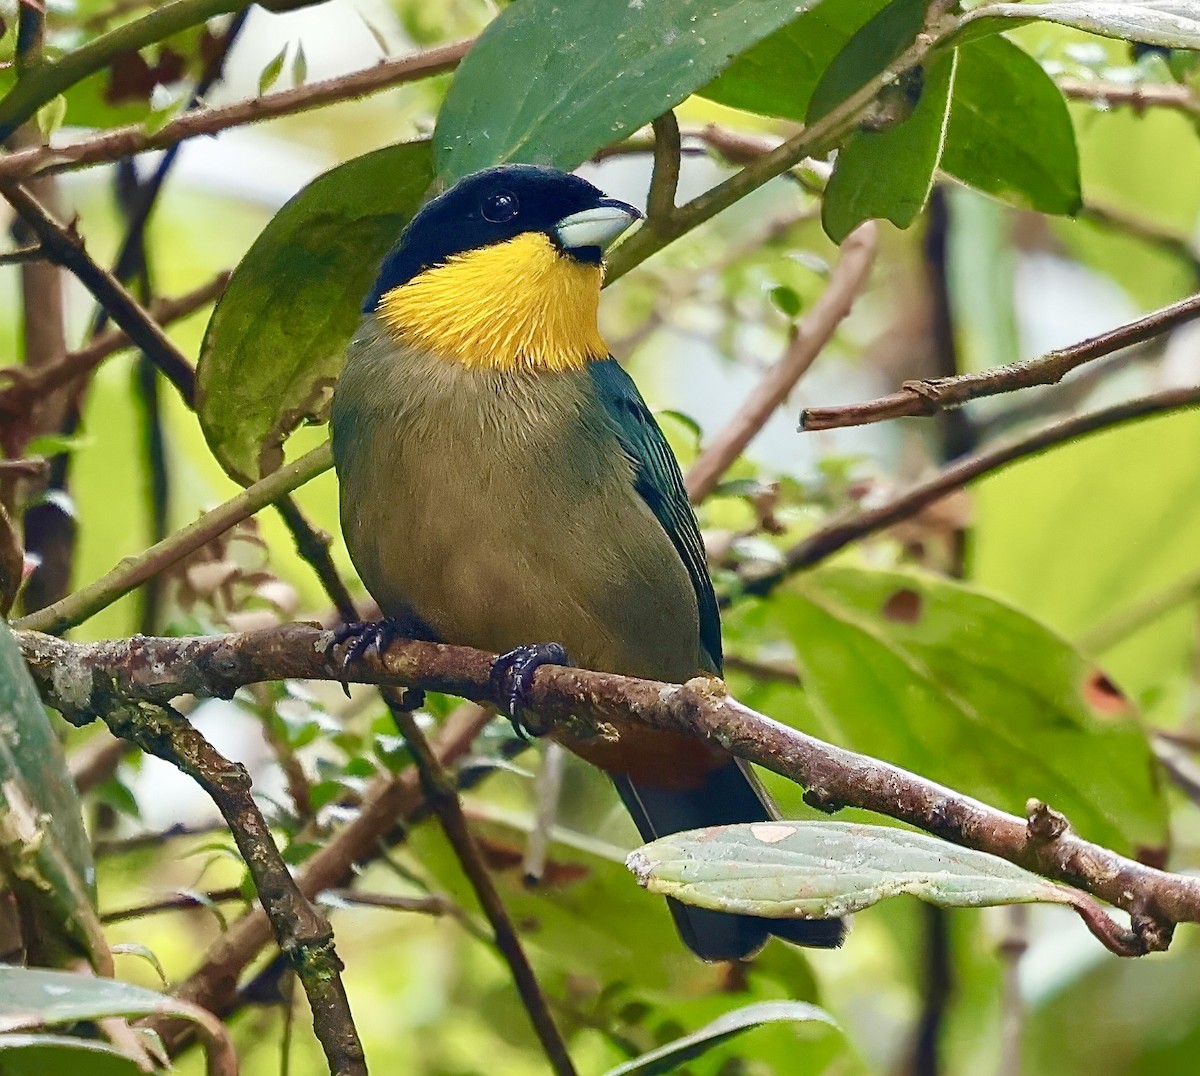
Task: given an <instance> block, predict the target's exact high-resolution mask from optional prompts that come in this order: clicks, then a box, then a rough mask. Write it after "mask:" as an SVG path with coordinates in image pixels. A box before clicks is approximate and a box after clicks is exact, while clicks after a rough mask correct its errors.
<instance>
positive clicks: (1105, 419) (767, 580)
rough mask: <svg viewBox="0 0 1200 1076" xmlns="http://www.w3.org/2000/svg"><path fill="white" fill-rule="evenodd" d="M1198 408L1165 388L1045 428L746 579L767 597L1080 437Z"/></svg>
mask: <svg viewBox="0 0 1200 1076" xmlns="http://www.w3.org/2000/svg"><path fill="white" fill-rule="evenodd" d="M1198 404H1200V386H1196V387H1189V388H1182V389H1165V390H1163V391H1162V392H1156V393H1152V394H1151V395H1149V396H1142V397H1139V398H1138V399H1136V400H1127V401H1126V402H1124V403H1119V404H1114V405H1113V406H1112V407H1103V408H1100V409H1099V410H1097V411H1090V412H1088V413H1086V414H1083V415H1076V416H1074V417H1072V418H1068V419H1064V420H1063V421H1061V422H1056V423H1053V424H1052V425H1049V426H1044V427H1042V428H1041V429H1039V430H1035V431H1034V432H1033V433H1030V434H1023V435H1021V436H1017V437H1012V438H1008V439H1006V440H1004V441H1001V442H999V443H997V444H994V445H990V446H988V447H987V448H985V449H982V450H981V451H979V452H976V453H973V454H972V455H970V456H963V457H962V458H961V459H958V460H955V461H954V463H952V464H950V465H949V466H947V467H943V468H942V469H941V470H939V471H937V472H936V473H935V474H934V475H932V476H931V477H930V478H927V479H925V480H924V481H923V482H918V483H917V484H916V485H914V486H911V487H909V488H908V489H907V490H904V491H903V492H902V493H900V494H898V495H896V496H895V497H893V498H892V499H891V500H889V501H886V502H885V503H883V504H881V505H877V506H876V507H875V508H870V509H867V510H866V511H862V512H858V513H856V514H855V515H852V516H849V517H848V518H846V519H840V520H834V522H832V523H829V524H826V525H825V526H824V527H822V528H821V529H820V530H818V531H814V532H813V533H812V534H810V535H809V536H808V537H807V538H805V539H804V540H803V541H801V542H799V543H798V544H797V545H794V546H793V547H792V548H791V549H789V550H788V551H787V553H786V554H784V563H783V564H782V565H781V566H779V567H778V568H775V569H772V570H771V571H768V572H764V573H758V574H755V575H749V576H745V577H743V583H744V589H745V590H746V591H747V592H748V593H751V594H760V595H761V594H766V593H767V592H769V591H770V590H771V589H772V588H773V587H775V586H776V585H777V584H779V583H780V582H782V581H783V580H784V579H786V578H787V577H788V576H789V575H791V574H792V573H793V572H797V571H801V570H802V569H804V568H810V567H812V566H813V565H814V564H817V563H819V562H820V561H822V560H824V559H825V558H826V557H829V556H832V555H833V554H834V553H836V552H837V551H838V550H839V549H844V548H845V547H846V546H848V545H850V543H852V542H857V541H858V540H859V539H861V538H865V537H866V536H867V535H869V534H875V533H877V532H878V531H881V530H883V529H884V528H885V527H890V526H891V525H892V524H893V523H898V522H900V520H902V519H907V518H908V517H909V516H911V515H913V514H914V513H915V512H918V511H920V510H921V509H922V508H924V507H925V506H926V505H929V504H932V503H933V502H934V501H937V500H940V499H941V498H942V497H944V496H945V495H946V494H947V493H950V492H952V491H954V490H956V489H959V488H961V487H962V486H965V485H967V484H968V483H970V482H973V481H975V479H977V478H981V477H982V476H983V475H986V474H992V473H993V472H995V471H999V470H1001V469H1003V468H1004V467H1007V466H1009V464H1012V463H1016V462H1017V461H1018V460H1023V459H1027V458H1029V457H1030V456H1037V455H1040V454H1041V453H1042V452H1045V451H1047V450H1048V449H1051V448H1054V447H1055V446H1057V445H1061V444H1063V443H1064V442H1067V441H1072V440H1074V439H1075V438H1076V437H1085V436H1087V435H1088V434H1092V433H1098V432H1100V431H1101V430H1106V429H1110V428H1111V427H1113V426H1118V425H1121V424H1122V423H1125V422H1137V421H1139V420H1141V419H1145V418H1150V417H1152V416H1154V415H1161V414H1166V413H1168V412H1170V411H1177V410H1180V409H1182V408H1189V407H1195V406H1197V405H1198Z"/></svg>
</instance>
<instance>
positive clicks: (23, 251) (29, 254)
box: [0, 243, 47, 265]
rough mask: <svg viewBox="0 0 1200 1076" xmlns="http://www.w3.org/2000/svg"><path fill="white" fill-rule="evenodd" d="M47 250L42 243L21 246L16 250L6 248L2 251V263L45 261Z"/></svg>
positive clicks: (0, 255)
mask: <svg viewBox="0 0 1200 1076" xmlns="http://www.w3.org/2000/svg"><path fill="white" fill-rule="evenodd" d="M46 256H47V255H46V252H45V251H44V250H43V249H42V244H41V243H35V244H34V245H33V246H29V247H19V248H18V249H16V250H6V251H4V252H3V253H0V265H23V264H24V263H25V262H37V261H44V260H45V259H46Z"/></svg>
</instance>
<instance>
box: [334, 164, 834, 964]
mask: <svg viewBox="0 0 1200 1076" xmlns="http://www.w3.org/2000/svg"><path fill="white" fill-rule="evenodd" d="M640 216H641V214H640V213H639V212H638V211H637V210H636V209H634V208H633V207H632V206H629V205H626V204H624V203H623V202H619V201H617V200H615V199H613V198H607V197H605V196H604V194H603V193H602V192H601V191H599V190H597V189H596V188H595V187H594V186H592V185H591V184H590V183H588V182H586V181H585V180H583V179H580V178H578V177H576V176H571V175H567V174H565V173H562V172H558V171H554V170H553V169H549V168H540V167H534V166H531V165H507V166H504V167H501V168H493V169H489V170H487V171H484V172H478V173H476V174H475V175H472V176H469V177H467V178H466V179H464V180H462V181H461V182H459V183H458V184H457V185H455V186H454V187H452V188H451V189H450V190H448V191H446V192H445V193H444V194H441V195H439V196H438V197H436V198H434V199H433V200H432V201H430V202H429V203H428V204H427V205H425V207H424V208H422V209H421V210H420V212H418V213H417V214H416V216H414V217H413V219H412V221H411V223H410V224H409V225H408V227H407V228H406V229H405V230H404V232H403V234H402V235H401V236H400V240H399V242H398V243H397V244H396V245H395V246H394V247H393V248H392V250H391V251H390V253H389V254H388V255H387V257H386V259H385V260H384V262H383V265H382V267H381V269H380V272H379V277H378V280H377V281H376V283H375V286H374V288H373V289H372V291H371V293H370V295H369V296H367V299H366V303H365V306H364V308H363V318H362V322H361V324H360V326H359V329H358V332H357V333H356V335H355V337H354V340H353V342H352V343H351V345H350V347H349V351H348V354H347V358H346V365H345V368H344V370H343V372H342V374H341V377H340V378H339V380H338V383H337V388H336V390H335V393H334V400H333V415H332V424H333V452H334V460H335V461H336V467H337V472H338V476H339V479H340V483H341V515H342V527H343V530H344V532H345V537H346V543H347V545H348V547H349V549H350V555H351V557H352V558H353V560H354V564H355V566H356V567H357V569H358V572H359V575H360V576H361V578H362V580H363V583H364V584H365V585H366V587H367V589H368V590H369V591H370V592H371V594H372V595H373V596H374V598H375V599H376V601H378V603H379V606H380V608H381V609H382V610H383V611H384V614H385V615H386V616H387V617H388V618H389V622H390V628H391V630H392V631H393V632H394V633H395V634H397V635H410V636H411V635H415V636H417V637H422V638H426V639H430V640H439V641H442V642H448V643H456V644H460V645H464V646H473V647H478V648H481V649H484V650H491V651H497V652H500V653H501V654H503V655H504V657H502V658H501V659H500V661H499V662H498V667H499V669H500V671H502V672H505V673H507V674H508V675H509V676H511V680H510V681H506V682H510V683H512V684H513V685H514V686H513V700H512V702H513V708H514V714H513V716H515V710H516V708H518V707H519V706H520V704H521V691H522V686H523V685H524V686H525V687H527V686H528V683H529V679H530V677H531V676H532V672H533V670H534V669H535V668H536V667H537V666H538V665H539V664H542V663H545V662H547V661H553V662H556V663H560V664H563V663H566V660H567V658H566V654H569V655H570V658H571V659H573V660H574V661H575V662H576V663H577V664H578V665H579V666H581V667H583V668H589V669H598V670H602V671H607V672H614V673H622V674H625V675H628V676H639V677H646V678H652V679H657V680H666V681H671V682H682V681H686V680H688V679H691V678H692V677H694V676H696V675H697V674H699V673H702V672H703V673H709V674H713V675H720V673H721V624H720V619H719V616H718V612H717V602H716V598H715V596H714V594H713V587H712V582H711V580H710V578H709V575H708V569H707V566H706V564H705V558H704V546H703V543H702V541H701V538H700V532H699V529H698V528H697V525H696V519H695V516H694V515H693V514H692V509H691V506H690V505H689V503H688V499H687V495H686V493H685V492H684V487H683V481H682V478H681V476H680V473H679V465H678V464H677V463H676V461H675V457H674V456H673V455H672V453H671V450H670V448H669V447H668V445H667V442H666V440H665V439H664V437H663V434H662V431H661V430H660V429H659V427H658V424H657V423H656V422H655V420H654V417H653V416H652V415H651V413H650V411H649V409H648V408H647V406H646V404H645V402H644V401H643V399H642V397H641V394H640V393H639V392H638V390H637V387H636V386H635V385H634V383H633V381H632V380H631V379H630V378H629V376H628V375H627V374H626V373H625V372H624V371H623V370H622V369H621V367H620V366H618V365H617V363H616V362H615V361H614V360H613V359H612V358H610V357H609V354H608V347H607V345H606V344H605V343H604V340H603V339H602V338H601V336H600V332H599V329H598V327H597V323H596V315H597V309H598V307H599V302H600V286H601V282H602V278H603V263H602V256H603V254H604V251H605V249H606V248H607V247H608V246H609V244H611V243H612V241H613V240H614V239H616V238H617V237H618V236H619V235H620V234H621V233H622V232H624V231H625V230H626V229H627V228H628V227H629V226H630V225H631V224H632V223H633V222H634V221H635V220H636V219H637V218H639V217H640ZM389 622H385V627H388V626H389ZM360 641H361V637H360ZM551 644H553V645H551ZM564 647H565V653H564V651H563V648H564ZM564 742H565V744H566V746H567V747H568V748H570V749H572V750H574V751H575V752H576V753H577V754H579V755H581V756H583V757H584V758H586V759H587V760H588V761H590V762H592V763H594V764H596V765H598V766H600V767H602V768H603V769H605V770H606V771H607V772H608V773H609V774H610V775H611V777H612V779H613V781H614V782H615V784H616V786H617V790H618V791H619V793H620V795H621V798H622V800H624V802H625V806H626V807H627V808H628V809H629V812H630V813H631V814H632V815H633V819H634V821H635V822H636V824H637V828H638V830H639V832H640V833H641V835H642V837H643V838H644V839H645V840H647V841H650V840H653V839H654V838H656V837H661V836H663V835H665V834H669V833H675V832H679V831H680V830H685V829H694V828H697V827H701V826H711V825H722V824H726V823H735V822H756V821H762V820H765V819H768V818H770V817H773V814H774V807H773V805H772V804H771V803H770V801H769V800H768V799H767V798H766V796H765V794H764V793H763V791H762V789H761V788H760V786H759V784H758V782H757V780H756V779H755V778H754V777H753V775H752V774H751V772H750V770H749V769H748V767H746V766H744V765H743V764H742V763H740V762H738V761H737V760H735V759H733V758H731V757H730V756H729V755H727V754H725V753H724V752H722V751H719V750H717V749H715V748H713V747H711V746H709V745H707V744H705V743H703V742H701V741H700V740H698V739H695V738H691V737H687V736H682V735H676V734H669V733H664V732H656V731H651V730H648V729H646V728H644V727H636V726H633V725H632V724H631V725H629V726H627V727H624V728H622V729H620V736H619V741H618V742H607V741H606V742H596V741H590V742H573V741H572V740H570V739H565V740H564ZM671 910H672V912H673V914H674V917H675V922H676V924H677V926H678V928H679V931H680V934H681V935H682V937H683V940H684V941H685V942H686V943H687V945H688V946H689V947H690V948H691V949H692V951H693V952H695V953H696V954H697V955H698V956H700V957H702V958H704V959H706V960H731V959H737V958H740V957H745V956H747V955H749V954H751V953H753V952H754V951H756V950H757V949H758V948H759V947H761V946H762V944H763V943H764V942H765V941H766V939H767V936H768V935H769V934H777V935H779V936H781V937H784V938H786V939H788V940H789V941H792V942H795V943H798V944H801V945H810V946H821V947H832V946H836V945H838V944H840V942H841V940H842V934H843V927H842V923H841V921H840V920H819V921H817V920H814V921H803V920H783V919H780V920H768V919H757V918H752V917H748V916H738V915H727V914H723V913H717V912H712V911H705V910H702V909H698V908H691V907H686V906H684V905H681V904H677V903H675V902H672V908H671Z"/></svg>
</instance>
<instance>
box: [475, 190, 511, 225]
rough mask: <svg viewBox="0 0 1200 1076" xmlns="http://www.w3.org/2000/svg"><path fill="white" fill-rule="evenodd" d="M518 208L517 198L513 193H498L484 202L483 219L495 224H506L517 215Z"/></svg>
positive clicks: (491, 195) (490, 195) (489, 196)
mask: <svg viewBox="0 0 1200 1076" xmlns="http://www.w3.org/2000/svg"><path fill="white" fill-rule="evenodd" d="M517 208H518V205H517V196H516V195H515V194H513V193H512V191H497V192H496V193H495V194H489V195H488V196H487V198H486V199H485V200H484V203H483V219H484V220H490V221H491V222H492V223H493V224H504V223H506V222H507V221H510V220H512V219H513V217H515V216H516V215H517Z"/></svg>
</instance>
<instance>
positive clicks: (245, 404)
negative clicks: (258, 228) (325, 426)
mask: <svg viewBox="0 0 1200 1076" xmlns="http://www.w3.org/2000/svg"><path fill="white" fill-rule="evenodd" d="M429 181H430V172H429V144H428V143H427V142H405V143H401V144H400V145H397V146H389V147H387V148H386V149H381V150H376V151H375V152H374V153H368V154H366V155H365V156H363V157H357V158H355V159H354V160H352V161H347V162H346V163H345V164H342V165H339V166H338V167H337V168H334V169H332V170H331V171H329V172H326V173H325V174H324V175H322V176H319V177H318V178H317V179H315V180H313V182H312V183H310V184H309V185H308V186H307V187H305V188H304V189H303V190H302V191H300V192H299V193H298V194H297V195H296V196H295V197H294V198H292V200H291V201H289V202H288V203H287V205H285V206H284V207H283V208H282V209H281V210H280V211H279V212H278V213H277V214H276V215H275V217H274V218H273V219H272V221H271V222H270V224H268V225H267V227H266V228H265V229H264V230H263V232H262V234H261V235H260V236H259V237H258V238H257V239H256V240H255V241H254V245H253V246H252V247H251V248H250V250H249V252H248V253H247V254H246V256H245V258H243V259H242V262H241V264H240V265H239V266H238V267H237V270H236V271H235V272H234V274H233V278H232V279H231V280H230V282H229V287H228V288H227V289H226V291H225V294H224V295H223V296H222V298H221V300H220V302H218V303H217V307H216V309H215V310H214V311H213V315H212V319H211V320H210V321H209V324H208V329H207V331H206V333H205V336H204V343H203V344H202V345H201V350H200V361H199V364H198V366H197V370H196V385H197V411H198V413H199V416H200V424H201V427H202V428H203V430H204V436H205V437H206V438H207V440H208V444H209V447H210V448H211V449H212V451H213V454H214V455H215V456H216V457H217V459H218V460H219V461H220V463H221V466H222V467H224V468H225V470H226V471H227V472H228V473H229V474H230V475H232V476H233V477H234V478H236V479H237V480H238V481H240V482H243V483H246V482H252V481H254V480H255V479H257V478H259V477H261V476H262V475H265V474H267V473H269V472H271V471H273V470H275V469H276V468H277V467H278V466H279V464H280V462H281V460H282V458H283V456H282V445H283V441H284V439H285V438H286V437H287V435H288V434H289V433H291V432H292V430H294V429H295V428H296V427H297V426H299V425H300V424H301V423H302V422H304V421H305V420H306V419H309V418H310V417H320V416H321V412H322V410H323V408H324V407H325V406H327V404H328V397H329V393H330V390H331V389H332V386H333V382H334V380H335V379H336V377H337V372H338V370H339V369H340V368H341V364H342V353H343V351H344V350H345V347H346V344H347V343H348V342H349V340H350V337H351V335H352V334H353V332H354V329H355V327H356V326H357V325H358V321H359V317H360V307H361V305H362V300H363V298H364V296H365V295H366V294H367V292H368V291H369V289H370V287H371V282H372V281H373V280H374V279H375V274H376V272H377V271H378V268H379V263H380V262H381V261H382V260H383V256H384V254H386V253H387V250H388V248H389V247H390V246H391V245H392V244H393V243H395V241H396V239H397V238H398V237H399V235H400V231H401V230H402V228H403V227H404V225H405V224H406V223H407V221H408V220H409V218H410V217H411V216H412V214H413V213H414V212H415V211H416V209H417V207H418V206H419V204H420V201H421V197H422V195H423V194H424V192H425V190H426V189H427V188H428V186H429Z"/></svg>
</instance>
